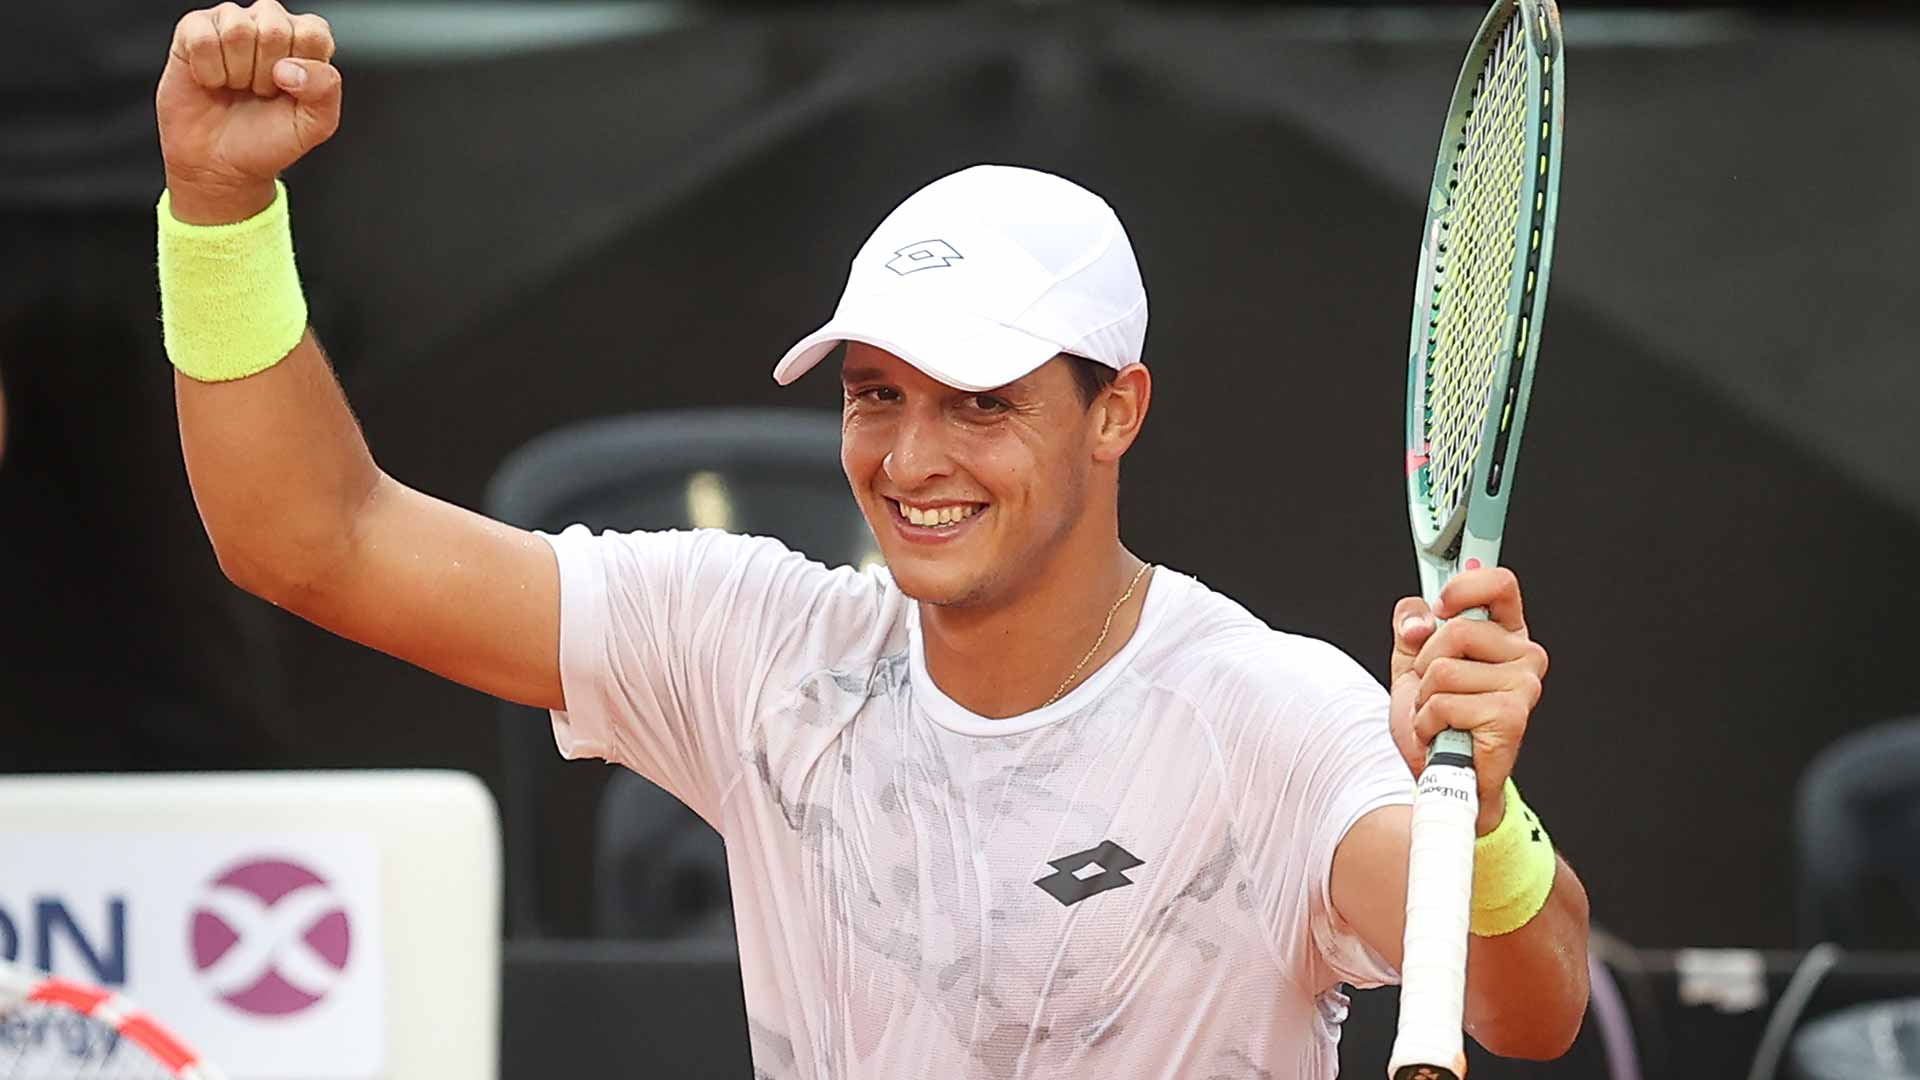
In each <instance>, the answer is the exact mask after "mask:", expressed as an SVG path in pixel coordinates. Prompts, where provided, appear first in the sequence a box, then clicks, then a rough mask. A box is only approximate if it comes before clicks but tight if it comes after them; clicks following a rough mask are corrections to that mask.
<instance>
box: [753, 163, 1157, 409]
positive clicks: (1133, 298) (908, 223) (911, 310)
mask: <svg viewBox="0 0 1920 1080" xmlns="http://www.w3.org/2000/svg"><path fill="white" fill-rule="evenodd" d="M1146 338H1147V291H1146V289H1145V287H1143V286H1142V285H1141V284H1140V267H1139V265H1138V264H1137V263H1135V262H1134V260H1133V245H1131V244H1130V243H1128V242H1127V233H1126V230H1125V229H1123V228H1121V227H1120V219H1119V218H1118V217H1117V216H1115V215H1114V212H1113V208H1112V207H1110V206H1108V205H1107V204H1106V202H1105V201H1104V200H1102V199H1101V198H1100V196H1098V195H1095V194H1094V193H1093V192H1091V191H1088V190H1087V189H1085V188H1083V187H1081V186H1079V185H1078V184H1075V183H1073V182H1071V181H1068V180H1063V179H1061V178H1060V177H1058V176H1054V175H1052V174H1050V173H1043V172H1036V171H1034V170H1032V169H1019V168H1014V167H1011V166H1007V165H975V166H974V167H972V168H970V169H963V170H961V171H960V172H957V173H954V174H952V175H950V176H944V177H941V178H940V179H938V180H935V181H934V182H933V183H931V184H928V185H927V186H926V187H923V188H921V189H920V190H919V191H917V192H914V193H913V194H912V195H910V196H908V197H907V201H905V202H903V203H901V204H900V205H899V206H897V207H895V208H894V211H893V213H891V214H888V215H887V219H886V220H885V221H882V222H881V223H880V227H879V228H877V229H875V230H874V231H873V235H872V236H870V237H868V238H867V242H866V243H865V244H863V245H862V246H861V248H860V253H859V254H858V255H856V256H854V259H853V267H852V270H851V271H850V272H849V273H848V275H847V288H846V291H845V292H844V293H842V294H841V296H840V306H839V308H838V309H837V310H836V311H835V312H834V314H833V318H832V320H830V321H829V322H828V323H827V324H826V325H825V326H822V327H821V328H820V329H818V330H816V331H814V332H813V333H811V334H808V335H807V336H806V337H804V338H802V339H801V340H800V343H799V344H797V345H795V346H794V347H793V348H791V349H789V350H788V351H787V355H786V356H785V357H783V358H782V359H781V361H780V363H779V364H778V365H776V366H775V367H774V369H773V377H774V380H775V381H776V382H779V383H781V384H783V385H784V384H786V383H790V382H792V381H793V380H795V379H797V378H799V377H800V376H802V375H804V374H806V373H807V371H808V370H809V369H810V368H812V367H813V365H815V364H817V363H819V362H820V360H821V358H822V357H824V356H826V355H827V354H828V353H829V352H832V351H833V348H834V346H836V345H838V344H840V343H841V342H843V341H860V342H865V343H866V344H868V345H872V346H874V347H876V348H881V349H885V350H886V351H888V352H890V353H893V354H894V355H896V356H898V357H900V358H901V359H903V360H906V361H907V362H908V363H910V364H912V365H913V366H914V367H917V368H919V369H920V370H921V371H924V372H926V373H927V374H928V375H930V376H932V377H933V378H935V379H938V380H940V381H941V382H943V383H946V384H947V385H949V386H953V387H958V388H959V389H962V390H991V389H993V388H994V387H997V386H1004V385H1006V384H1007V383H1010V382H1013V381H1014V380H1015V379H1018V378H1020V377H1021V376H1023V375H1026V374H1027V373H1028V372H1030V371H1032V370H1034V369H1035V368H1037V367H1039V366H1040V365H1042V364H1044V363H1046V362H1047V361H1048V360H1051V359H1052V358H1053V357H1054V356H1055V355H1056V354H1058V353H1063V352H1064V353H1072V354H1073V355H1075V356H1083V357H1086V358H1087V359H1089V360H1095V361H1098V362H1100V363H1102V364H1105V365H1107V366H1108V367H1110V368H1113V369H1115V370H1119V369H1120V368H1123V367H1126V366H1127V365H1128V364H1133V363H1138V362H1139V360H1140V353H1141V349H1142V347H1143V346H1144V345H1145V344H1146Z"/></svg>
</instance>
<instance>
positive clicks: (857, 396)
mask: <svg viewBox="0 0 1920 1080" xmlns="http://www.w3.org/2000/svg"><path fill="white" fill-rule="evenodd" d="M847 396H848V397H850V398H853V399H854V400H856V401H894V400H896V399H898V398H899V396H900V394H899V393H898V392H897V391H896V390H894V388H893V387H891V386H864V387H861V388H860V389H858V390H854V391H851V392H849V393H848V394H847Z"/></svg>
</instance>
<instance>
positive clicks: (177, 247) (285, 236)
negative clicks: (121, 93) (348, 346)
mask: <svg viewBox="0 0 1920 1080" xmlns="http://www.w3.org/2000/svg"><path fill="white" fill-rule="evenodd" d="M159 215H160V322H161V326H162V328H163V331H164V334H165V338H166V344H167V359H169V360H171V361H173V366H174V367H176V368H178V369H180V371H181V373H183V374H185V375H187V376H189V377H190V378H194V379H198V380H200V381H201V382H226V381H228V380H231V379H244V378H246V377H247V376H249V375H256V374H258V373H260V372H262V371H265V370H267V369H268V368H270V367H272V366H273V365H275V364H277V363H279V362H280V361H281V360H282V359H284V358H285V357H286V355H287V354H288V353H290V352H292V351H293V347H294V346H295V345H298V344H299V343H300V337H301V335H303V334H305V333H306V332H307V299H306V297H305V296H303V295H301V292H300V275H299V272H298V271H297V270H296V269H295V268H294V263H293V227H292V224H291V222H290V221H289V219H288V215H287V188H286V185H285V184H282V183H280V182H279V181H277V180H276V181H274V185H273V203H272V205H270V206H268V207H267V208H266V209H265V210H262V211H260V212H259V213H258V214H255V215H254V216H252V217H250V218H248V219H247V220H245V221H236V222H234V223H233V224H231V225H188V224H185V223H183V222H180V221H176V220H174V217H173V208H172V204H171V200H170V199H169V197H168V195H167V193H166V192H162V193H161V195H160V206H159Z"/></svg>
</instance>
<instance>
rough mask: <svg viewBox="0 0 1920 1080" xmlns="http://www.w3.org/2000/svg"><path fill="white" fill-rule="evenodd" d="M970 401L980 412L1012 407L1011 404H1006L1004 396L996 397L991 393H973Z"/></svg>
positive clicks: (994, 411)
mask: <svg viewBox="0 0 1920 1080" xmlns="http://www.w3.org/2000/svg"><path fill="white" fill-rule="evenodd" d="M972 401H973V407H974V408H975V409H978V410H979V411H981V412H988V413H996V412H1005V411H1007V410H1008V409H1009V408H1012V406H1010V405H1008V404H1007V401H1006V399H1005V398H997V397H994V396H993V395H992V394H975V395H973V398H972Z"/></svg>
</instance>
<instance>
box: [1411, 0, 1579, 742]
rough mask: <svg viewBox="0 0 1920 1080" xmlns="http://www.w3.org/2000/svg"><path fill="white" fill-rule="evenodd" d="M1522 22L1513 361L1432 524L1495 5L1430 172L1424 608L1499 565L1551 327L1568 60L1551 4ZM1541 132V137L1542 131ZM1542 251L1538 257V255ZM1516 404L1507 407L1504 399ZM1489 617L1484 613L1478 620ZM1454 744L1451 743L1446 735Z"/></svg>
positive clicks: (1420, 407) (1421, 482) (1418, 530)
mask: <svg viewBox="0 0 1920 1080" xmlns="http://www.w3.org/2000/svg"><path fill="white" fill-rule="evenodd" d="M1515 2H1516V3H1517V4H1518V7H1519V9H1520V17H1521V18H1523V19H1525V20H1526V26H1527V36H1528V38H1529V42H1530V47H1529V49H1528V59H1527V62H1528V64H1529V65H1530V67H1531V69H1532V73H1533V82H1534V85H1537V86H1539V87H1541V89H1542V93H1541V94H1538V95H1534V96H1533V97H1532V98H1531V100H1530V102H1529V105H1528V121H1527V122H1528V129H1527V130H1528V131H1529V132H1533V133H1537V134H1535V135H1534V137H1533V139H1532V140H1531V141H1533V142H1535V143H1537V144H1538V145H1537V149H1536V152H1535V153H1534V155H1533V158H1535V159H1537V160H1539V162H1540V164H1539V166H1538V167H1537V168H1538V169H1539V173H1538V175H1536V176H1535V177H1534V179H1535V181H1536V185H1537V186H1536V191H1535V192H1534V193H1533V194H1534V195H1535V198H1531V199H1527V200H1525V201H1524V203H1523V206H1522V210H1523V212H1522V213H1520V214H1519V215H1517V219H1518V220H1516V222H1515V228H1514V237H1513V257H1514V265H1515V266H1516V267H1522V268H1526V267H1531V268H1532V273H1531V275H1529V274H1528V273H1525V272H1516V273H1515V274H1514V275H1513V281H1512V285H1511V288H1510V289H1509V295H1508V298H1507V330H1508V333H1507V335H1506V340H1507V341H1508V343H1509V348H1510V350H1511V351H1510V353H1509V355H1510V356H1511V357H1512V358H1513V360H1512V362H1511V363H1508V364H1506V365H1504V369H1503V370H1500V371H1498V372H1496V374H1495V376H1494V378H1493V380H1492V384H1491V387H1490V389H1489V407H1487V408H1486V409H1485V413H1486V416H1485V421H1484V424H1483V426H1482V428H1481V433H1480V441H1479V444H1478V448H1477V450H1476V452H1475V455H1474V456H1475V458H1476V460H1475V463H1474V468H1473V479H1472V482H1471V483H1472V486H1471V488H1470V489H1469V492H1468V494H1467V496H1466V497H1464V498H1463V499H1462V500H1461V502H1462V505H1461V506H1460V507H1457V508H1455V510H1454V513H1453V514H1452V515H1450V517H1449V518H1448V520H1446V521H1436V520H1435V517H1434V513H1433V508H1432V506H1431V505H1430V501H1429V499H1430V495H1429V491H1430V481H1431V477H1430V475H1429V469H1430V467H1431V463H1430V462H1429V461H1428V460H1427V457H1428V453H1429V450H1430V448H1429V447H1428V446H1427V440H1426V430H1425V422H1424V420H1425V418H1424V415H1423V414H1424V403H1425V384H1426V363H1427V358H1428V356H1429V355H1430V350H1431V348H1432V337H1431V330H1432V328H1433V325H1434V323H1435V312H1436V310H1437V307H1436V303H1435V301H1436V299H1437V298H1438V297H1439V296H1440V289H1441V286H1440V285H1439V284H1437V283H1436V281H1435V278H1436V277H1437V274H1438V272H1439V271H1438V270H1437V267H1438V266H1441V265H1443V255H1442V252H1441V250H1440V248H1441V244H1442V240H1441V238H1442V234H1443V232H1444V230H1443V227H1442V226H1443V224H1444V223H1446V222H1447V221H1448V219H1449V216H1450V214H1451V213H1452V212H1453V199H1452V197H1451V195H1450V193H1449V190H1448V179H1449V175H1450V174H1451V172H1452V170H1453V167H1454V162H1455V160H1456V158H1457V156H1458V151H1457V149H1456V147H1457V144H1458V141H1459V134H1458V133H1459V132H1461V131H1462V130H1463V129H1464V126H1465V123H1466V113H1467V111H1468V110H1469V109H1471V108H1472V106H1473V97H1472V90H1473V87H1474V82H1475V79H1476V76H1477V74H1478V72H1479V70H1480V68H1481V67H1482V66H1484V64H1485V60H1486V57H1487V56H1488V54H1489V52H1490V51H1491V50H1492V49H1493V47H1494V44H1495V39H1497V38H1498V37H1499V36H1500V34H1501V33H1502V31H1503V30H1504V29H1505V27H1506V25H1507V23H1508V21H1509V20H1508V19H1507V18H1504V17H1502V16H1503V13H1504V12H1505V11H1507V10H1510V8H1509V6H1508V5H1502V4H1496V5H1495V7H1494V9H1493V10H1492V11H1490V12H1488V14H1487V18H1486V20H1485V21H1484V22H1483V23H1482V24H1481V27H1480V33H1479V36H1478V37H1477V38H1476V39H1475V41H1474V46H1473V48H1472V49H1471V50H1470V51H1469V52H1468V54H1467V61H1466V63H1465V64H1464V65H1463V66H1462V68H1461V74H1460V78H1459V81H1458V83H1457V84H1456V86H1455V90H1454V96H1453V101H1452V104H1451V105H1449V106H1448V112H1447V126H1446V129H1445V132H1444V133H1443V135H1442V138H1441V143H1440V155H1439V159H1438V163H1437V164H1436V165H1435V168H1434V178H1433V186H1432V188H1431V189H1430V190H1429V193H1428V200H1427V220H1426V227H1425V229H1424V230H1423V231H1422V233H1421V244H1420V270H1419V275H1418V278H1417V281H1418V284H1417V286H1416V290H1417V291H1416V293H1415V296H1414V307H1413V332H1412V344H1411V349H1410V352H1409V360H1408V364H1407V458H1406V462H1407V474H1406V479H1407V511H1408V519H1409V522H1410V524H1411V526H1412V531H1413V544H1414V551H1415V555H1416V558H1417V560H1418V563H1419V568H1420V591H1421V594H1422V595H1423V596H1424V597H1425V598H1426V600H1427V602H1428V603H1433V602H1434V601H1436V600H1437V599H1439V596H1440V590H1441V589H1442V588H1443V587H1444V586H1445V585H1446V583H1447V581H1448V579H1450V578H1452V577H1453V575H1454V574H1456V573H1458V572H1459V571H1460V570H1461V569H1464V568H1471V567H1474V566H1482V567H1491V566H1496V565H1498V564H1499V557H1500V539H1501V534H1502V532H1503V530H1504V527H1505V523H1506V517H1507V497H1508V495H1509V494H1510V493H1511V492H1512V490H1513V473H1514V466H1515V464H1516V463H1517V462H1518V460H1519V456H1520V435H1521V429H1522V426H1523V423H1524V421H1525V419H1526V414H1527V405H1528V403H1529V401H1530V399H1531V397H1532V393H1533V371H1534V362H1535V359H1536V358H1537V357H1538V355H1539V351H1540V328H1541V324H1542V322H1543V320H1544V319H1545V316H1546V305H1547V279H1548V276H1549V273H1550V272H1551V270H1552V266H1553V238H1554V230H1555V226H1556V224H1557V222H1558V219H1559V215H1560V154H1561V138H1562V134H1563V132H1564V131H1565V127H1566V125H1565V123H1564V109H1565V101H1566V65H1565V62H1564V54H1565V50H1564V47H1563V41H1562V37H1561V30H1560V12H1559V9H1558V8H1557V7H1556V6H1555V5H1554V4H1553V3H1552V0H1515ZM1543 125H1544V126H1543ZM1536 243H1537V245H1538V254H1537V256H1536V255H1535V252H1534V245H1535V244H1536ZM1529 278H1531V280H1529ZM1507 398H1510V400H1508V401H1507V402H1506V404H1505V405H1502V404H1501V401H1502V399H1507ZM1475 614H1478V615H1480V616H1481V617H1484V613H1475ZM1448 734H1454V733H1451V732H1450V733H1448Z"/></svg>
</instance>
